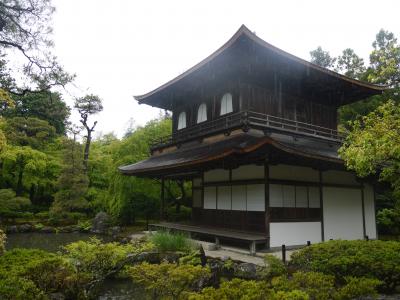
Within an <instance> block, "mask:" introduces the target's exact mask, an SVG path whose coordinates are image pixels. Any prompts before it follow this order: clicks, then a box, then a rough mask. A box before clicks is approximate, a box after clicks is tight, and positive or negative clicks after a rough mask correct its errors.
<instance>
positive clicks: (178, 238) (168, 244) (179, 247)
mask: <svg viewBox="0 0 400 300" xmlns="http://www.w3.org/2000/svg"><path fill="white" fill-rule="evenodd" d="M150 240H151V242H152V243H153V244H154V245H155V247H156V248H157V250H158V251H160V252H168V251H182V252H189V251H190V250H192V249H193V248H194V245H193V244H192V242H191V241H190V240H189V239H188V237H187V235H185V234H183V233H169V232H166V231H157V232H156V233H154V234H153V235H152V236H151V237H150Z"/></svg>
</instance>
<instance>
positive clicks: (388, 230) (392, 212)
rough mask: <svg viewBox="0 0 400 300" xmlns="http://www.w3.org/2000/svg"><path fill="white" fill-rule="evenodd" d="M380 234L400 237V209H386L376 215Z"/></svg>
mask: <svg viewBox="0 0 400 300" xmlns="http://www.w3.org/2000/svg"><path fill="white" fill-rule="evenodd" d="M376 222H377V225H378V228H379V232H381V233H384V234H390V235H400V207H396V208H384V209H382V210H380V211H378V213H377V214H376Z"/></svg>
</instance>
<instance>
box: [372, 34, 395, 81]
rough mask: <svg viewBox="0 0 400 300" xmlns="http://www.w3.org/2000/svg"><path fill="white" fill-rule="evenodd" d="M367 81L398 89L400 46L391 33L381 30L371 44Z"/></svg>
mask: <svg viewBox="0 0 400 300" xmlns="http://www.w3.org/2000/svg"><path fill="white" fill-rule="evenodd" d="M372 46H373V48H374V50H373V51H372V53H371V55H370V63H371V66H370V70H369V74H368V80H369V81H370V82H373V83H381V84H386V85H388V86H391V87H399V84H400V45H399V44H398V42H397V38H395V36H394V34H393V33H392V32H388V31H385V30H383V29H381V30H380V31H379V32H378V34H377V35H376V40H375V41H374V42H373V44H372Z"/></svg>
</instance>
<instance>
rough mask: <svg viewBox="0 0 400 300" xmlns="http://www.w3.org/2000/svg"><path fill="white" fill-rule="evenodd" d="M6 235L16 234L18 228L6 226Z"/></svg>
mask: <svg viewBox="0 0 400 300" xmlns="http://www.w3.org/2000/svg"><path fill="white" fill-rule="evenodd" d="M6 232H7V233H17V232H18V227H17V226H16V225H11V226H7V230H6Z"/></svg>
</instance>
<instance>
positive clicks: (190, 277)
mask: <svg viewBox="0 0 400 300" xmlns="http://www.w3.org/2000/svg"><path fill="white" fill-rule="evenodd" d="M127 272H128V274H129V275H130V276H131V278H132V279H133V281H134V282H136V283H138V284H140V285H142V286H144V288H145V289H146V290H147V291H149V292H151V293H152V297H153V299H160V298H161V299H164V298H172V299H181V298H182V297H183V296H184V294H186V293H188V292H190V291H192V290H195V289H196V286H197V283H199V282H200V281H204V280H206V279H207V278H208V277H209V276H210V270H209V269H208V268H203V267H201V266H192V265H176V264H169V263H165V262H164V263H161V264H149V263H142V264H140V265H137V266H133V267H130V268H129V269H128V271H127Z"/></svg>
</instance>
